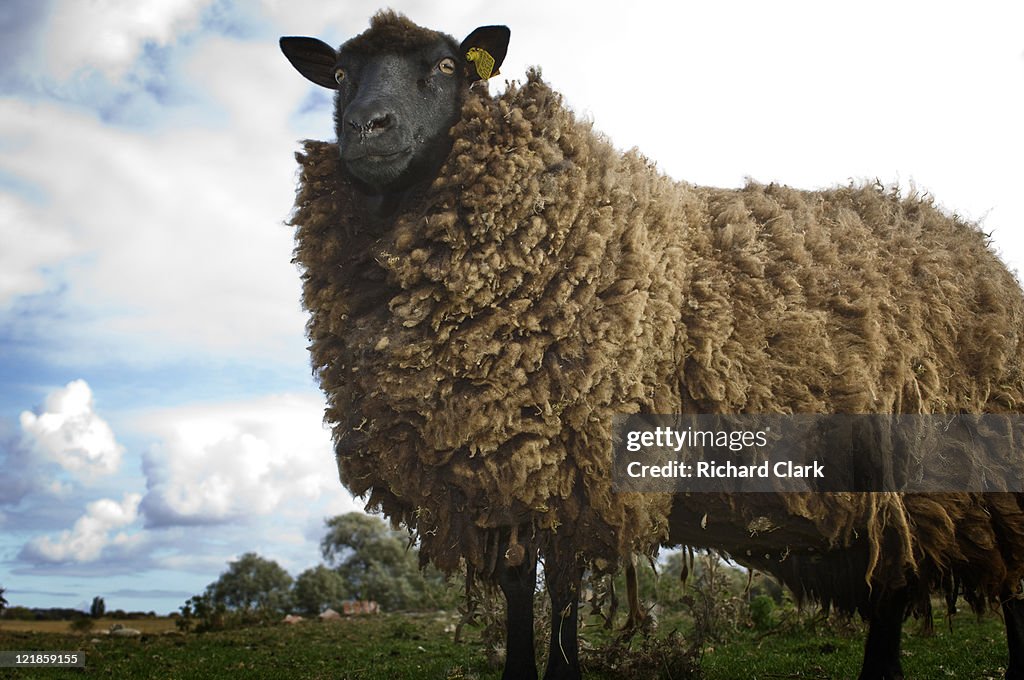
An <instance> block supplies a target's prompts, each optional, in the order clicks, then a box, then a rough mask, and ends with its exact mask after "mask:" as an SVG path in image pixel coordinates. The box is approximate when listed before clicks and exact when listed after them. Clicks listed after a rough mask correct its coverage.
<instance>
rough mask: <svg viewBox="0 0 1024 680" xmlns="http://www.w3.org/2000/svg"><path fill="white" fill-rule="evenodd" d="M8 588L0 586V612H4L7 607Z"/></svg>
mask: <svg viewBox="0 0 1024 680" xmlns="http://www.w3.org/2000/svg"><path fill="white" fill-rule="evenodd" d="M6 590H7V589H6V588H0V614H3V613H4V610H6V609H7V599H6V598H5V597H4V593H5V592H6Z"/></svg>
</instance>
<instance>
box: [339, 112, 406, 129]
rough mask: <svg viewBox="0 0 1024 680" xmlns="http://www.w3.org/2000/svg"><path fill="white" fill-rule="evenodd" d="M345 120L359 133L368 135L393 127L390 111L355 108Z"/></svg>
mask: <svg viewBox="0 0 1024 680" xmlns="http://www.w3.org/2000/svg"><path fill="white" fill-rule="evenodd" d="M346 121H347V123H348V124H349V126H350V127H352V128H353V129H355V130H356V131H357V132H359V134H361V135H368V134H376V133H381V132H384V131H385V130H388V129H390V128H392V127H394V124H395V117H394V115H393V114H392V113H391V112H390V111H381V110H379V109H378V110H372V109H371V110H365V109H357V110H355V111H352V112H351V113H350V114H349V115H348V116H347V117H346Z"/></svg>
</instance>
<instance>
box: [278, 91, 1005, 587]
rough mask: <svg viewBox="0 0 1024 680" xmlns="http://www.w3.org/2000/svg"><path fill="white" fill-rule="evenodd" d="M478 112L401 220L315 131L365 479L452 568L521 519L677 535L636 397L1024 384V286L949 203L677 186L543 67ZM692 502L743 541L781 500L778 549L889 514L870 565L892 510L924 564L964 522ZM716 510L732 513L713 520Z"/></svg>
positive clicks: (946, 395) (688, 504) (656, 401)
mask: <svg viewBox="0 0 1024 680" xmlns="http://www.w3.org/2000/svg"><path fill="white" fill-rule="evenodd" d="M453 136H454V147H453V149H452V153H451V155H450V156H449V158H448V160H447V162H446V164H445V166H444V167H443V168H442V170H441V172H440V173H439V176H438V178H437V179H436V180H435V181H434V182H433V184H432V186H430V187H429V188H428V189H426V190H423V191H421V192H419V193H417V194H415V195H413V196H409V197H408V198H407V199H406V201H405V203H404V204H403V205H402V206H401V207H400V208H399V210H398V212H397V214H396V215H395V216H394V217H392V218H389V219H386V220H383V219H377V218H375V217H373V216H371V215H370V214H369V213H368V212H367V210H366V208H365V200H364V198H363V197H361V195H360V194H359V192H358V191H357V190H356V189H355V188H354V187H353V186H352V185H351V184H350V183H349V182H348V181H347V180H346V178H345V176H344V174H343V172H342V171H341V168H340V160H339V154H338V148H337V146H336V145H334V144H328V143H323V142H307V143H306V145H305V151H304V153H302V154H299V155H298V159H299V162H300V164H301V168H302V174H301V186H300V190H299V193H298V197H297V201H296V212H295V214H294V217H293V221H292V223H293V224H294V225H295V226H296V239H297V247H296V251H295V260H296V262H298V263H299V264H300V265H301V266H302V268H303V280H304V303H305V306H306V308H307V309H308V310H309V312H310V315H311V316H310V321H309V325H308V332H309V336H310V339H311V341H312V344H311V352H312V358H313V366H314V370H315V371H316V373H317V375H318V377H319V379H320V382H321V385H322V387H323V389H324V391H325V393H326V395H327V399H328V409H327V414H326V418H327V420H328V422H330V423H331V424H332V426H333V428H334V440H335V444H336V451H337V457H338V466H339V470H340V475H341V479H342V481H343V483H344V484H345V485H346V486H347V487H348V488H349V489H350V490H351V491H352V492H354V493H356V494H369V503H370V505H371V506H375V507H378V508H380V509H382V510H383V512H384V513H385V514H386V515H388V516H389V517H391V518H392V519H393V520H395V521H401V522H403V523H405V524H407V525H409V526H411V527H414V528H416V530H417V532H418V535H419V538H420V540H421V542H422V548H421V551H422V552H421V554H422V555H423V556H424V557H425V558H426V559H430V560H432V561H434V562H435V563H436V564H438V565H439V566H441V567H443V568H448V569H451V568H454V567H455V566H456V565H457V564H458V561H459V559H460V558H463V557H464V558H466V559H467V560H468V561H469V563H470V564H472V565H473V566H474V567H475V568H477V569H479V570H483V571H489V569H490V568H491V567H492V565H493V560H494V559H496V555H495V550H496V546H497V541H496V538H495V537H496V531H497V530H499V529H501V528H508V527H512V526H517V527H520V528H521V529H523V528H525V529H526V530H527V531H530V532H531V536H534V537H536V540H538V541H540V542H541V543H542V544H543V542H544V541H545V540H547V539H546V538H545V537H548V538H550V537H551V536H554V535H565V536H567V537H571V538H572V539H573V540H574V541H575V542H576V546H577V549H578V550H579V556H580V557H581V558H582V559H584V560H588V561H596V562H599V563H600V562H601V561H607V562H610V563H614V562H616V561H617V560H618V559H620V558H621V557H623V556H625V555H628V554H629V553H631V552H634V551H638V550H649V549H650V548H651V547H652V546H654V545H656V544H657V543H658V542H659V541H660V540H663V539H665V538H667V536H668V520H669V515H670V510H671V509H672V503H673V498H672V496H671V495H669V494H636V493H633V494H625V493H616V492H614V491H613V489H612V482H611V474H610V470H611V445H610V441H611V422H612V416H613V415H614V414H619V413H637V412H648V413H674V412H689V413H701V412H703V413H730V412H731V413H743V412H751V413H833V412H842V413H873V412H875V413H896V412H905V413H930V412H957V411H967V412H985V411H998V412H1020V410H1021V409H1022V405H1024V377H1022V365H1021V361H1022V359H1021V354H1022V347H1021V332H1022V330H1024V303H1022V296H1021V293H1020V289H1019V287H1018V285H1017V283H1016V282H1015V281H1014V279H1013V277H1012V275H1010V274H1009V273H1008V272H1007V271H1006V269H1005V267H1004V266H1003V265H1002V264H1001V263H1000V262H999V261H998V260H997V258H995V257H994V256H993V255H992V254H991V252H990V251H989V250H988V248H987V247H986V244H985V239H984V237H983V235H982V234H981V233H980V232H979V231H978V230H977V229H976V228H974V227H972V226H971V225H967V224H965V223H963V222H961V221H959V220H957V219H954V218H950V217H947V216H945V215H943V214H942V213H940V212H939V211H937V210H936V209H934V208H933V207H932V206H931V205H930V204H929V203H928V202H927V201H922V200H918V199H906V200H902V199H900V198H899V197H898V196H896V195H895V194H894V192H891V191H886V190H883V189H881V188H879V187H863V188H855V187H850V188H842V189H836V190H832V191H822V192H801V191H796V190H793V189H790V188H787V187H779V186H775V185H772V186H761V185H753V184H752V185H750V186H747V187H746V188H745V189H741V190H718V189H708V188H700V187H694V186H691V185H687V184H683V183H678V182H675V181H673V180H671V179H669V178H667V177H665V176H663V175H661V174H659V173H658V172H657V170H656V169H655V168H654V166H653V165H652V164H651V163H650V162H649V161H647V160H646V159H645V158H643V157H642V156H640V155H639V154H638V153H635V152H628V153H625V154H621V153H619V152H617V151H616V150H615V149H614V148H613V147H612V145H611V144H610V143H609V142H608V141H607V140H606V139H604V138H602V137H601V136H600V135H598V134H596V133H595V132H594V131H593V130H592V129H591V127H590V126H589V125H588V124H586V123H581V122H578V121H577V120H575V118H574V116H573V115H572V113H571V112H570V111H569V110H568V109H566V108H565V107H564V106H563V104H562V102H561V99H560V97H559V96H558V95H557V94H555V93H554V92H553V91H551V90H550V89H549V88H548V87H547V86H546V85H545V84H544V83H543V82H542V81H541V80H540V78H539V76H538V75H537V74H530V76H529V78H528V81H527V83H526V84H525V85H523V86H521V87H516V86H512V87H510V88H509V89H508V91H507V92H506V93H505V94H504V95H502V96H500V97H496V98H492V97H490V96H489V95H487V94H486V93H482V94H477V93H471V94H470V95H469V97H468V99H467V101H466V103H465V105H464V107H463V111H462V118H461V121H460V122H459V123H458V124H457V125H456V127H455V128H454V130H453ZM676 500H677V504H676V508H675V510H674V512H675V513H676V516H677V517H678V518H679V521H680V522H681V523H682V524H683V525H684V530H683V531H682V534H683V536H682V537H683V538H684V539H685V540H686V542H688V543H690V544H700V545H711V546H713V547H719V548H723V549H725V548H726V547H728V549H729V550H732V551H740V552H738V555H742V552H741V546H740V545H735V546H734V545H728V546H726V545H725V544H724V543H726V542H728V541H730V540H732V539H731V538H728V537H730V536H731V537H742V536H743V535H744V534H746V535H748V536H749V535H750V532H749V531H748V530H747V526H748V523H749V522H750V521H751V520H754V519H756V518H757V517H761V516H767V515H770V516H771V520H770V521H771V522H772V526H773V532H772V533H771V536H772V544H773V546H774V547H775V550H774V553H773V554H774V555H775V557H774V558H773V559H777V558H778V557H780V556H781V555H782V554H783V550H781V549H782V548H784V547H785V546H786V544H787V541H791V542H793V543H794V544H795V543H796V542H800V543H801V544H803V545H805V546H807V545H813V546H815V547H819V548H821V549H827V548H831V547H842V546H843V545H845V544H848V543H850V542H852V541H854V540H856V539H855V537H856V536H873V537H875V539H873V540H877V542H876V543H874V544H873V545H874V547H875V549H874V552H873V553H872V555H873V556H872V557H870V558H869V559H867V560H866V561H865V565H866V567H865V568H866V569H867V571H868V572H871V571H873V570H874V569H875V566H876V565H877V563H878V561H879V556H878V550H879V548H880V547H881V546H882V544H883V542H884V541H885V540H886V539H885V537H886V535H888V534H887V532H889V528H890V527H892V528H894V531H895V536H896V539H894V540H892V541H889V544H887V547H886V552H887V554H888V553H889V552H891V551H894V552H892V554H890V555H889V557H887V558H886V559H887V560H889V561H890V562H894V563H897V564H900V565H907V564H913V563H914V562H915V561H916V560H917V559H918V557H919V556H920V555H921V554H922V553H927V552H928V551H929V550H930V549H931V548H929V547H928V546H924V547H922V546H921V545H919V543H920V542H921V541H924V540H928V539H927V535H928V534H927V532H928V530H929V527H932V526H933V525H934V526H940V525H941V526H943V527H947V524H948V521H955V520H956V519H957V518H956V517H952V516H949V517H944V516H943V513H944V512H946V510H945V509H944V508H943V507H942V504H941V503H932V504H930V505H929V504H927V503H916V502H915V503H907V502H904V500H903V498H902V497H901V496H900V495H898V494H888V495H872V496H867V495H864V496H861V497H854V496H851V495H849V494H820V495H816V496H814V497H811V498H808V497H799V496H785V495H781V494H780V495H769V496H768V497H766V498H762V499H761V500H760V501H759V502H760V503H762V504H763V503H767V504H768V505H769V506H770V507H768V508H765V507H759V508H756V509H754V510H750V509H743V508H742V505H743V503H744V502H745V501H744V500H742V499H728V498H725V499H717V500H716V499H712V498H706V499H698V498H695V499H691V500H687V499H686V498H683V497H680V498H678V499H676ZM705 504H706V505H707V507H708V508H711V510H712V511H715V510H716V509H717V510H718V512H719V514H717V515H713V516H712V517H711V519H710V524H708V521H707V520H705V521H703V522H701V518H702V515H703V514H705V513H706V512H707V510H706V509H703V505H705ZM1014 505H1015V504H1014ZM925 506H927V507H925ZM933 506H938V507H933ZM922 508H924V509H922ZM769 511H770V512H769ZM915 512H920V513H922V518H918V517H916V516H915V515H914V513H915ZM1018 515H1019V513H1018ZM690 520H693V530H692V535H691V533H688V531H689V530H688V529H686V528H685V527H688V526H690V525H689V524H687V522H690ZM1012 521H1013V522H1015V523H1016V524H1015V525H1014V526H1015V527H1016V529H1017V536H1018V538H1017V539H1016V540H1017V543H1019V545H1017V544H1014V551H1015V553H1016V554H1021V553H1024V530H1022V528H1024V522H1022V521H1021V519H1020V517H1019V516H1018V517H1016V518H1013V520H1012ZM718 522H727V523H729V525H730V526H732V527H733V529H734V531H732V532H731V533H730V532H729V531H723V532H722V533H719V534H717V535H719V536H722V537H723V538H722V540H721V541H719V543H722V544H720V545H715V543H716V538H715V535H713V534H712V532H711V531H709V530H708V528H710V527H713V526H714V525H715V524H716V523H718ZM702 525H705V526H706V527H708V528H705V526H702ZM922 525H924V531H925V534H924V535H925V538H921V539H919V538H918V536H919V535H920V533H921V531H922ZM789 527H792V531H791V532H790V535H788V536H787V530H788V528H789ZM945 530H946V531H947V533H949V532H950V531H952V529H949V528H948V527H947V528H946V529H945ZM673 533H676V532H675V530H674V531H673ZM940 533H941V532H940ZM698 539H699V540H698ZM738 543H740V542H738ZM954 543H955V541H954ZM889 549H891V551H890V550H889ZM941 549H945V546H943V547H942V548H940V550H941ZM1011 552H1013V551H1011ZM1018 563H1019V561H1018ZM1015 568H1016V569H1018V571H1019V567H1015ZM1018 576H1019V574H1018ZM866 577H867V576H866V575H865V574H861V578H866Z"/></svg>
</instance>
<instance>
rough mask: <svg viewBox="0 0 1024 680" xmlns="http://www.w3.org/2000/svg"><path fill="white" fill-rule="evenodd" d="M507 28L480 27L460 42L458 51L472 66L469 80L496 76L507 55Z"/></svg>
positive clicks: (508, 34)
mask: <svg viewBox="0 0 1024 680" xmlns="http://www.w3.org/2000/svg"><path fill="white" fill-rule="evenodd" d="M511 35H512V32H511V31H510V30H508V26H481V27H480V28H478V29H476V30H475V31H473V32H472V33H470V34H469V36H468V37H467V38H466V39H465V40H463V41H462V46H461V47H459V51H460V52H462V56H463V57H465V58H466V61H468V62H470V63H471V64H472V68H470V74H469V79H470V80H471V81H473V80H480V79H481V78H482V79H483V80H487V79H488V78H490V77H491V76H496V75H498V67H499V66H501V62H503V61H504V60H505V54H507V53H508V39H509V36H511Z"/></svg>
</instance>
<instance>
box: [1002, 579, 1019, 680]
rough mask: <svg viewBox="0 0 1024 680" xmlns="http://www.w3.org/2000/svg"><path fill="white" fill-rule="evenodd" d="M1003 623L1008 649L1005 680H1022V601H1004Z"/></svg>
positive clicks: (1012, 598) (1008, 599) (1010, 598)
mask: <svg viewBox="0 0 1024 680" xmlns="http://www.w3.org/2000/svg"><path fill="white" fill-rule="evenodd" d="M1003 621H1004V622H1005V623H1006V643H1007V646H1008V647H1009V648H1010V663H1009V664H1007V666H1006V680H1024V600H1018V599H1017V598H1015V597H1007V598H1006V599H1004V600H1003Z"/></svg>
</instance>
